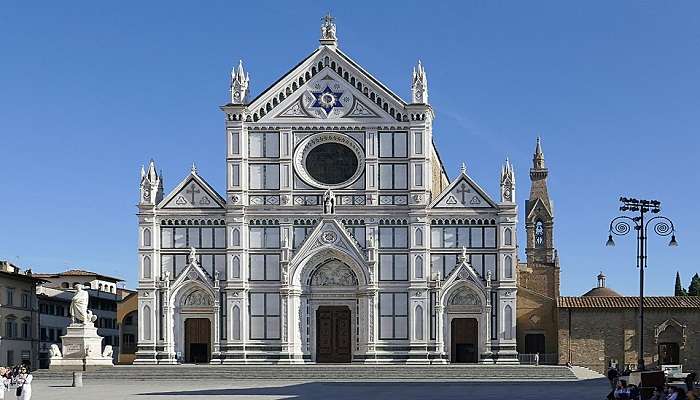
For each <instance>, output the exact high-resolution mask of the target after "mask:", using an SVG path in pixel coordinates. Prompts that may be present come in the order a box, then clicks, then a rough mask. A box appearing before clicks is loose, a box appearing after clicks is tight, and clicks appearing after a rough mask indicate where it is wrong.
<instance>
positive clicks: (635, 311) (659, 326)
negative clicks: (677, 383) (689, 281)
mask: <svg viewBox="0 0 700 400" xmlns="http://www.w3.org/2000/svg"><path fill="white" fill-rule="evenodd" d="M557 305H558V314H559V315H558V317H559V362H560V363H562V364H564V363H567V362H569V363H571V364H574V365H582V366H585V367H588V368H591V369H593V370H596V371H599V372H605V371H606V370H607V368H608V367H609V366H610V365H617V366H619V367H621V368H625V367H630V368H631V369H634V368H635V367H636V365H637V360H638V359H639V335H638V334H637V332H638V326H639V297H630V296H621V295H619V294H618V293H617V292H615V291H614V290H612V289H610V288H607V287H606V283H605V275H604V274H602V273H601V274H600V275H598V285H597V286H596V287H594V288H593V289H591V290H590V291H588V292H587V293H585V294H584V295H582V296H579V297H570V296H565V297H559V298H558V300H557ZM644 360H645V364H647V365H656V366H660V365H664V364H674V365H675V364H682V365H683V369H684V370H686V371H697V370H699V369H700V297H698V296H683V297H674V296H649V297H645V298H644Z"/></svg>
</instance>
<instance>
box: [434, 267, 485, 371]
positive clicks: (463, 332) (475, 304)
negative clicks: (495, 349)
mask: <svg viewBox="0 0 700 400" xmlns="http://www.w3.org/2000/svg"><path fill="white" fill-rule="evenodd" d="M450 283H452V284H451V285H449V286H448V288H447V289H446V291H445V292H444V293H443V295H442V300H441V301H442V303H443V304H444V305H445V311H444V314H443V315H444V320H443V321H444V323H443V325H442V326H443V332H444V338H445V341H444V346H445V352H446V353H448V354H447V355H448V359H449V361H450V362H451V363H478V362H480V361H481V360H482V358H483V357H485V355H486V354H488V348H487V347H488V346H487V338H488V335H489V329H488V323H489V321H488V312H487V311H486V310H485V308H484V303H485V302H486V299H485V296H484V295H483V292H482V290H481V288H479V287H478V286H477V285H476V284H475V283H474V282H469V281H465V280H461V279H460V280H456V281H453V282H448V284H450Z"/></svg>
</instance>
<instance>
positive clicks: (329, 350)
mask: <svg viewBox="0 0 700 400" xmlns="http://www.w3.org/2000/svg"><path fill="white" fill-rule="evenodd" d="M307 285H308V286H306V289H307V290H305V291H304V293H303V294H302V298H303V299H304V300H305V301H307V302H308V304H309V310H310V314H311V315H310V317H311V320H310V321H309V322H310V324H311V326H310V328H311V330H312V335H313V336H312V337H311V339H312V340H314V342H315V343H314V344H313V345H312V346H313V350H314V355H313V358H312V359H313V360H315V361H316V362H318V363H349V362H351V361H352V355H353V343H355V341H356V340H357V337H356V335H354V334H353V333H354V332H353V329H356V327H355V328H353V325H354V322H355V321H353V318H354V317H353V316H356V315H357V313H358V307H357V286H358V280H357V275H356V274H355V273H354V272H353V271H352V269H351V268H350V267H349V266H348V265H347V264H346V263H345V262H343V261H341V260H339V259H337V258H335V257H332V258H328V259H326V260H324V261H322V262H320V263H318V264H317V266H316V267H315V268H314V269H313V272H312V273H311V274H310V276H309V278H308V280H307Z"/></svg>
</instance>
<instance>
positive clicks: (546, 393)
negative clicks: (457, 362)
mask: <svg viewBox="0 0 700 400" xmlns="http://www.w3.org/2000/svg"><path fill="white" fill-rule="evenodd" d="M608 391H609V389H608V382H607V380H606V379H593V380H588V381H578V382H522V383H513V382H508V383H501V382H485V383H482V382H434V383H431V382H371V383H370V382H364V383H363V382H342V383H340V382H338V383H334V382H310V383H300V384H291V385H286V386H269V387H249V388H228V389H226V388H222V389H200V390H184V391H168V392H149V393H139V394H138V395H139V396H147V397H148V396H153V397H155V396H191V397H195V396H209V397H217V396H236V397H239V398H246V396H279V397H280V398H284V399H328V398H332V399H334V400H342V399H358V398H367V399H392V400H397V399H401V400H408V399H465V398H468V399H480V400H488V399H498V400H501V399H504V398H508V399H522V400H530V399H532V400H542V399H557V400H559V399H567V398H576V399H577V400H589V399H590V400H599V399H604V398H605V396H606V395H607V394H608ZM572 395H575V396H574V397H572Z"/></svg>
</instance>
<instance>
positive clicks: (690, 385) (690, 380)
mask: <svg viewBox="0 0 700 400" xmlns="http://www.w3.org/2000/svg"><path fill="white" fill-rule="evenodd" d="M697 379H698V374H697V373H695V371H691V372H690V373H689V374H688V375H686V377H685V389H686V390H687V391H688V393H690V392H692V391H693V390H695V381H696V380H697Z"/></svg>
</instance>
